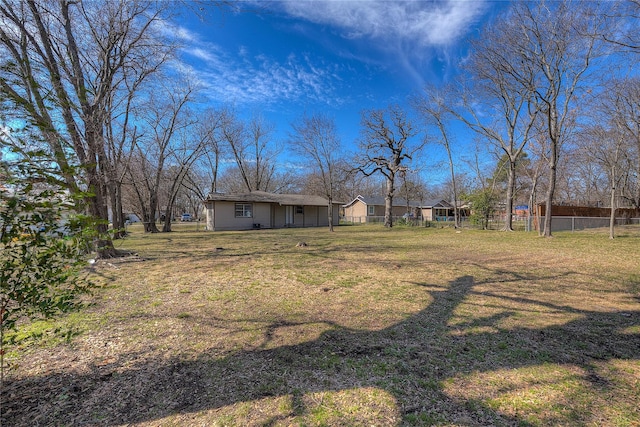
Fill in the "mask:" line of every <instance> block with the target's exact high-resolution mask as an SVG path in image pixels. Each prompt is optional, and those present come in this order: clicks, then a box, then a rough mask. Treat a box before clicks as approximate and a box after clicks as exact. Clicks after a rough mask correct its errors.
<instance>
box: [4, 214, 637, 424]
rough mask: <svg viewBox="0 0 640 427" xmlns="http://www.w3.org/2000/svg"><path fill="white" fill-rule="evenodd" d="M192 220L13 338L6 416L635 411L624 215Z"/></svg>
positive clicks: (631, 268) (252, 417)
mask: <svg viewBox="0 0 640 427" xmlns="http://www.w3.org/2000/svg"><path fill="white" fill-rule="evenodd" d="M190 227H194V226H193V225H191V224H190V225H182V224H179V225H177V226H176V231H175V232H173V233H169V234H153V235H150V234H143V233H142V232H141V231H140V230H139V229H134V230H133V233H132V235H131V237H129V238H127V239H126V240H124V241H120V242H118V245H120V246H121V248H123V249H128V250H133V251H135V252H137V254H138V257H129V258H125V259H120V260H113V261H109V262H100V263H98V264H96V265H95V266H94V267H93V271H92V275H93V276H94V278H95V281H96V282H97V283H98V284H99V288H98V289H97V290H96V292H95V294H94V295H93V297H92V303H93V304H92V305H91V306H90V307H89V308H87V309H86V310H84V311H82V312H80V313H74V314H72V315H70V316H67V317H65V318H63V319H60V320H58V321H56V322H36V323H34V324H31V325H25V326H24V327H23V329H22V330H21V331H20V332H19V333H17V334H15V335H14V336H13V337H11V339H12V340H13V341H14V343H15V344H14V346H13V347H12V348H13V352H12V353H11V354H9V362H10V372H9V377H8V379H7V384H6V387H5V390H4V392H3V394H2V399H3V402H4V405H3V406H4V423H3V425H7V426H8V425H12V426H37V425H52V426H64V425H69V426H71V425H73V426H75V425H84V426H94V425H95V426H116V425H123V426H124V425H134V426H247V425H252V426H289V425H296V426H298V425H300V426H365V425H366V426H371V425H376V426H396V425H459V426H470V425H497V426H501V425H504V426H508V425H519V426H538V425H540V426H543V425H574V426H585V425H586V426H633V425H636V426H637V425H640V409H639V408H640V229H638V228H637V227H636V228H628V229H620V230H618V232H619V234H620V237H619V238H617V239H616V240H613V241H611V240H609V239H608V238H607V232H606V231H602V230H598V231H596V232H580V233H557V234H556V237H554V238H553V239H543V238H539V237H537V236H536V235H534V234H526V233H523V232H522V233H521V232H516V233H503V232H481V231H472V230H463V231H462V232H456V231H455V230H453V229H434V228H427V229H425V228H399V227H398V228H394V229H392V230H386V229H383V228H382V227H377V226H376V227H374V226H357V227H355V226H352V227H339V228H337V230H336V231H335V232H334V233H329V232H328V231H326V230H325V229H289V230H260V231H253V232H226V233H222V232H220V233H206V232H196V231H195V229H192V228H190ZM298 242H306V243H307V244H308V246H306V247H297V246H296V244H297V243H298Z"/></svg>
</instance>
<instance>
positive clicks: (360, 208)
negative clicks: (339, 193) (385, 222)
mask: <svg viewBox="0 0 640 427" xmlns="http://www.w3.org/2000/svg"><path fill="white" fill-rule="evenodd" d="M344 215H345V216H347V217H361V216H367V205H365V204H364V203H363V202H362V201H360V200H356V201H355V203H353V204H352V205H350V206H348V207H346V208H345V209H344Z"/></svg>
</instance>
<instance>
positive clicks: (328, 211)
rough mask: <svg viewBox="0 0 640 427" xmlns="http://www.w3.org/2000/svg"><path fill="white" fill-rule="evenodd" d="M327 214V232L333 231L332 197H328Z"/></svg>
mask: <svg viewBox="0 0 640 427" xmlns="http://www.w3.org/2000/svg"><path fill="white" fill-rule="evenodd" d="M327 214H328V218H327V219H328V220H329V232H332V231H333V198H331V197H329V206H328V207H327Z"/></svg>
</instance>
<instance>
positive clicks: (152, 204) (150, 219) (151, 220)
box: [144, 195, 160, 233]
mask: <svg viewBox="0 0 640 427" xmlns="http://www.w3.org/2000/svg"><path fill="white" fill-rule="evenodd" d="M157 210H158V200H157V199H156V197H155V196H154V195H152V196H151V197H150V200H149V211H148V212H147V215H146V218H145V219H144V231H145V232H146V233H159V232H160V230H158V226H157V225H156V212H157Z"/></svg>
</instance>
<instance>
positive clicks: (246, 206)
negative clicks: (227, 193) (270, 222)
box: [236, 203, 253, 218]
mask: <svg viewBox="0 0 640 427" xmlns="http://www.w3.org/2000/svg"><path fill="white" fill-rule="evenodd" d="M252 208H253V206H252V205H251V203H236V218H251V217H253V209H252Z"/></svg>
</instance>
